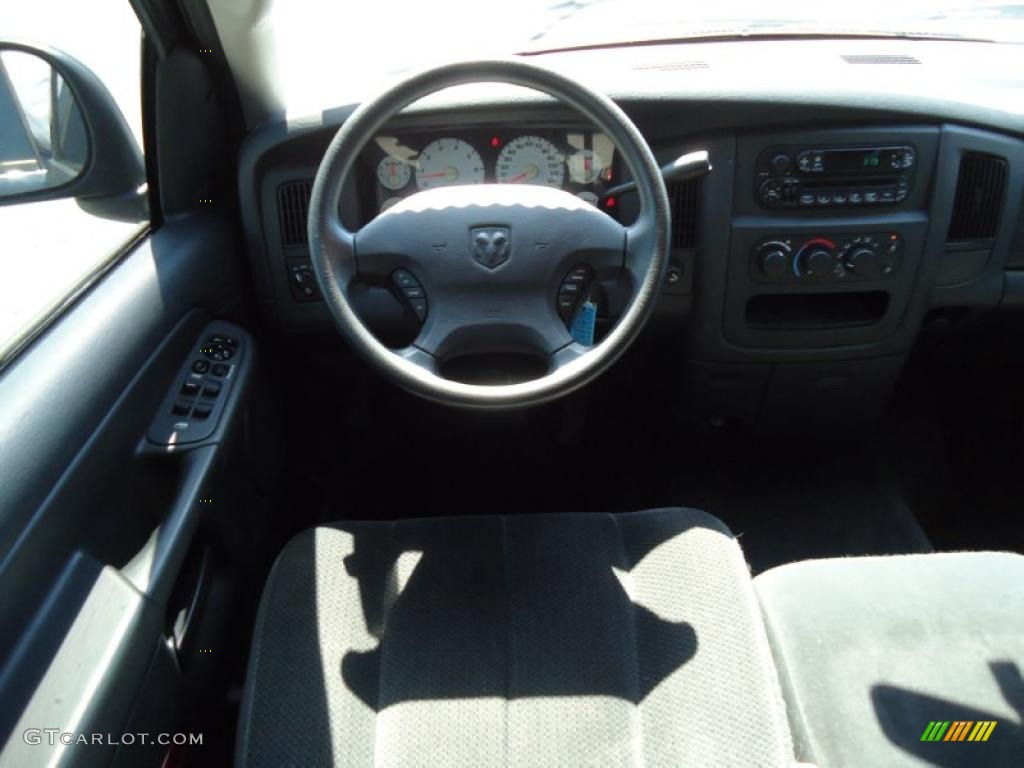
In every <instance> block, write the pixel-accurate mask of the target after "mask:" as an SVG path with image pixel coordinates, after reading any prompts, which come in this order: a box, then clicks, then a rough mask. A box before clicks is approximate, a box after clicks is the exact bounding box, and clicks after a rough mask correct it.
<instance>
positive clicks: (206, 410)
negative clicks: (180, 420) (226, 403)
mask: <svg viewBox="0 0 1024 768" xmlns="http://www.w3.org/2000/svg"><path fill="white" fill-rule="evenodd" d="M211 413H213V403H196V407H195V410H193V411H192V417H193V418H195V419H205V418H207V417H208V416H209V415H210V414H211Z"/></svg>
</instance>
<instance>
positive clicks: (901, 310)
mask: <svg viewBox="0 0 1024 768" xmlns="http://www.w3.org/2000/svg"><path fill="white" fill-rule="evenodd" d="M940 134H941V131H940V129H939V128H938V127H935V126H891V127H880V128H854V129H837V130H818V131H803V132H799V133H759V134H751V135H746V136H740V137H738V138H737V139H736V145H735V149H734V152H735V154H734V156H735V167H734V173H733V179H732V185H731V190H730V193H729V194H728V196H727V197H726V199H728V200H730V201H731V205H730V206H729V208H730V209H729V210H728V212H726V211H725V210H722V211H720V212H719V215H721V214H723V213H725V214H726V216H725V217H723V218H725V219H726V220H727V221H728V222H729V226H728V228H727V230H725V231H723V230H720V229H718V228H717V227H719V226H721V225H720V224H718V225H717V226H716V225H715V224H714V223H712V222H711V221H709V220H708V219H707V217H705V219H704V220H702V226H703V230H702V235H703V238H702V242H701V246H700V247H701V251H702V252H701V253H700V254H699V259H700V262H701V264H702V265H703V266H705V271H704V273H703V274H702V275H701V276H700V277H701V283H702V284H701V291H702V293H703V292H704V291H708V295H709V296H710V297H712V298H713V297H715V296H716V295H717V296H721V299H720V300H718V301H715V300H710V301H705V302H704V303H703V305H701V306H699V307H697V308H696V316H695V317H694V318H693V320H694V322H693V323H692V327H691V341H692V345H691V352H690V363H689V364H688V379H689V383H690V385H691V386H690V387H689V389H688V397H689V398H690V403H689V406H688V409H689V410H690V411H691V412H694V413H695V414H696V415H697V416H699V417H700V418H701V419H704V420H707V419H710V420H711V421H713V422H718V423H720V422H724V421H730V420H736V421H743V422H754V423H758V424H761V425H763V426H765V427H766V428H769V429H778V428H780V427H791V426H796V425H799V422H800V421H801V420H802V419H805V420H806V421H807V423H808V424H809V425H813V426H815V427H820V426H821V425H822V424H828V423H836V424H842V425H844V426H845V425H852V424H859V423H870V421H871V418H872V417H873V416H874V415H876V414H877V413H878V412H879V411H880V410H881V408H882V407H883V406H884V404H885V403H886V402H887V400H888V396H889V394H890V390H891V387H892V385H893V384H894V383H895V381H896V380H897V379H898V377H899V373H900V371H901V369H902V365H903V362H904V360H905V356H906V353H907V352H908V351H909V350H910V348H911V346H912V345H913V341H914V338H915V337H916V334H917V329H918V328H919V325H920V314H921V311H922V310H921V307H923V304H922V303H921V298H922V294H921V288H920V283H919V278H920V275H921V272H922V267H923V265H924V263H925V254H926V252H927V251H928V247H929V245H928V244H929V237H930V223H931V222H930V202H931V192H932V188H933V181H934V179H933V174H934V169H935V167H936V163H937V160H938V156H939V149H940ZM713 161H714V160H713ZM718 183H722V181H721V179H719V180H718ZM723 192H724V190H723ZM723 208H724V206H723ZM721 220H722V219H718V221H719V222H720V221H721Z"/></svg>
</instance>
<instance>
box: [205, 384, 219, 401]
mask: <svg viewBox="0 0 1024 768" xmlns="http://www.w3.org/2000/svg"><path fill="white" fill-rule="evenodd" d="M219 394H220V382H219V381H207V382H206V383H205V384H203V397H216V396H217V395H219Z"/></svg>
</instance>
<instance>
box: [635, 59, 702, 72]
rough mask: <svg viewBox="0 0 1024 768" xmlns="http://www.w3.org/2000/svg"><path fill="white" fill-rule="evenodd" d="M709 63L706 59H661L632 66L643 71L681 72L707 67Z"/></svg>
mask: <svg viewBox="0 0 1024 768" xmlns="http://www.w3.org/2000/svg"><path fill="white" fill-rule="evenodd" d="M710 66H711V65H710V64H708V63H707V62H706V61H699V60H692V61H662V62H656V63H654V64H638V65H637V66H635V67H633V69H635V70H637V71H643V70H647V69H653V70H661V71H662V72H682V71H685V70H687V69H707V68H708V67H710Z"/></svg>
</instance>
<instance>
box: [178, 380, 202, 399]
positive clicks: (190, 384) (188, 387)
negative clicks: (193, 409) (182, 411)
mask: <svg viewBox="0 0 1024 768" xmlns="http://www.w3.org/2000/svg"><path fill="white" fill-rule="evenodd" d="M181 394H183V395H185V396H186V397H195V396H196V395H198V394H199V384H197V383H196V382H194V381H186V382H185V383H184V384H182V385H181Z"/></svg>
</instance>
